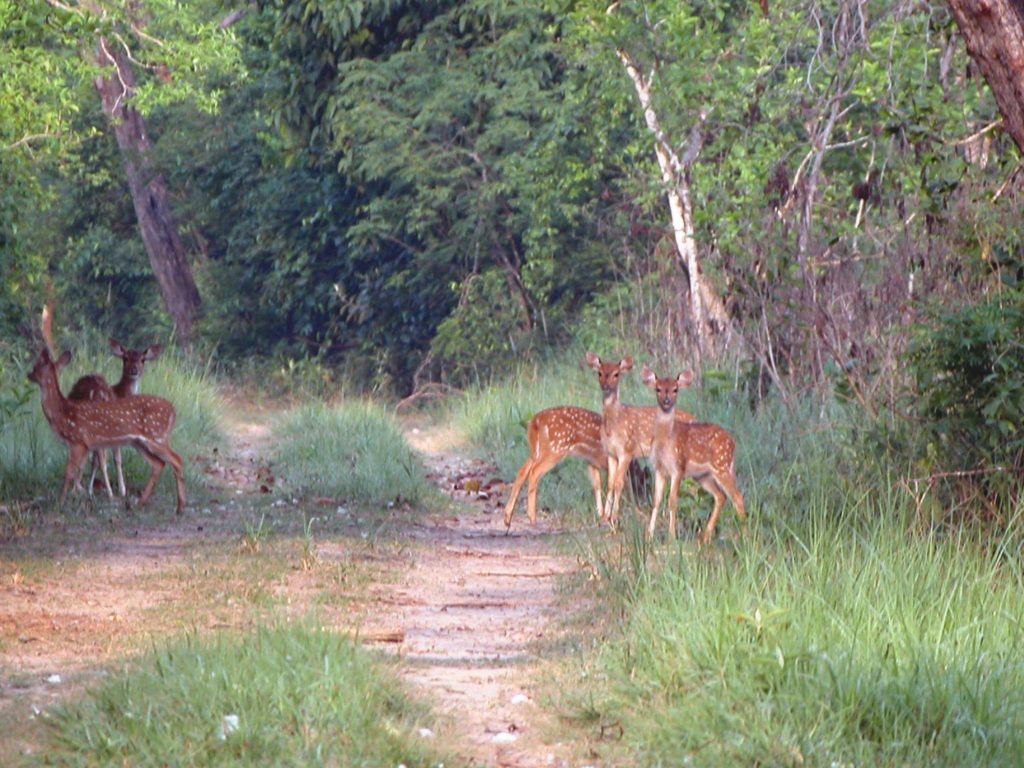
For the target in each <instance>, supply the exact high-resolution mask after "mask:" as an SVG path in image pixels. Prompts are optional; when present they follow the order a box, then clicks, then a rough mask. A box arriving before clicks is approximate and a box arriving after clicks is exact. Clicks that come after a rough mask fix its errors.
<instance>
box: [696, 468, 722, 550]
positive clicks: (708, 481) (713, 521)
mask: <svg viewBox="0 0 1024 768" xmlns="http://www.w3.org/2000/svg"><path fill="white" fill-rule="evenodd" d="M699 482H700V484H701V485H702V486H704V489H705V490H706V491H707V492H708V493H710V494H711V495H712V496H714V497H715V509H714V511H712V513H711V517H709V518H708V524H707V527H706V528H705V529H704V533H703V534H701V537H700V545H701V546H705V545H707V544H708V543H709V542H710V541H711V537H712V536H714V535H715V525H717V523H718V516H719V515H720V514H722V508H723V507H724V506H725V494H724V493H722V489H721V488H719V487H718V482H717V481H716V480H715V478H714V477H712V476H710V475H707V476H705V477H702V478H700V479H699Z"/></svg>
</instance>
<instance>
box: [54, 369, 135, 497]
mask: <svg viewBox="0 0 1024 768" xmlns="http://www.w3.org/2000/svg"><path fill="white" fill-rule="evenodd" d="M114 397H115V395H114V390H113V389H112V388H111V386H110V384H109V383H108V382H107V380H106V379H105V378H103V376H101V375H100V374H98V373H91V374H89V375H87V376H83V377H82V378H80V379H79V380H78V381H76V382H75V384H74V386H73V387H71V391H70V392H68V400H74V401H85V400H103V401H106V400H113V399H114ZM114 462H115V463H116V464H117V477H118V480H120V482H121V485H120V489H121V495H122V496H124V494H125V490H124V479H123V476H122V474H121V451H120V450H118V451H117V453H115V454H114ZM97 464H99V468H100V474H101V475H102V476H103V486H104V487H105V488H106V489H107V495H108V496H109V497H110V498H114V491H113V489H112V488H111V487H110V476H109V475H108V474H107V453H106V451H94V452H93V454H92V475H91V476H90V477H89V495H90V496H92V489H93V487H94V485H95V482H96V465H97ZM76 488H77V485H76Z"/></svg>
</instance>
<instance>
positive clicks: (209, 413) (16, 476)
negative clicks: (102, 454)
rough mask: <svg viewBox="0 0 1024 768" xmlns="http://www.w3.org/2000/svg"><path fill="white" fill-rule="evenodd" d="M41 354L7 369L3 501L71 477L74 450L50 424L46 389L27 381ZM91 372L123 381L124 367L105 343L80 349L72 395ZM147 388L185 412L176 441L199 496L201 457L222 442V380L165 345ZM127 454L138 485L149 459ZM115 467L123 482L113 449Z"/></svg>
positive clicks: (66, 385)
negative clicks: (217, 381) (218, 381)
mask: <svg viewBox="0 0 1024 768" xmlns="http://www.w3.org/2000/svg"><path fill="white" fill-rule="evenodd" d="M34 359H35V357H34V356H33V357H32V358H31V359H29V360H28V361H26V362H25V363H24V364H23V365H22V366H15V365H8V366H6V367H5V368H4V369H3V370H2V371H0V374H2V380H0V389H2V392H3V401H2V402H3V403H4V404H5V405H4V407H2V408H0V499H7V500H11V499H18V498H25V497H28V496H39V495H42V494H47V493H49V494H53V495H55V494H56V492H57V491H59V489H60V485H61V483H62V481H63V477H64V466H65V464H66V463H67V448H66V447H65V445H64V444H63V443H62V442H61V441H60V440H59V439H58V438H57V436H56V435H55V434H54V433H53V431H52V430H51V429H50V426H49V424H48V423H47V422H46V418H45V416H44V415H43V410H42V405H41V402H40V393H39V387H38V386H37V385H35V384H32V383H30V382H28V381H26V380H25V376H26V374H27V372H28V370H29V367H30V366H31V364H32V362H33V361H34ZM89 373H100V374H102V375H103V376H104V377H105V378H106V379H107V380H108V381H110V382H111V383H115V382H116V381H117V380H118V379H119V378H120V376H121V364H120V361H119V360H117V359H116V358H114V357H113V356H112V355H111V354H110V353H109V352H108V351H106V347H105V346H104V347H103V348H102V349H101V348H100V347H99V346H98V345H89V346H86V347H85V348H83V349H81V350H78V349H76V350H75V354H74V356H73V358H72V361H71V363H70V364H69V365H68V367H67V368H65V369H64V371H62V373H61V390H62V391H63V392H64V393H65V394H67V392H68V391H69V390H70V389H71V387H72V386H73V385H74V382H75V381H77V380H78V378H79V377H81V376H83V375H85V374H89ZM141 392H142V393H143V394H149V395H157V396H159V397H163V398H165V399H167V400H170V401H171V402H172V403H173V404H174V406H175V409H176V410H177V414H178V415H177V421H176V425H175V428H174V432H173V433H172V435H171V445H172V447H173V448H174V449H175V450H176V451H177V452H178V453H179V454H181V455H182V457H183V458H184V459H185V477H186V484H187V486H188V488H189V493H190V495H191V494H192V493H193V492H195V491H197V490H198V489H199V488H200V487H201V480H202V477H203V476H202V473H201V472H200V470H199V468H198V467H197V466H196V464H195V462H194V461H193V460H192V459H193V457H195V456H196V455H198V454H202V453H204V452H206V451H208V450H209V449H210V448H211V447H212V446H213V445H215V444H216V443H217V441H218V440H219V439H220V426H219V421H218V414H219V413H220V411H221V410H222V405H221V400H220V397H219V395H218V394H217V391H216V387H215V385H214V382H213V381H212V379H211V377H210V376H209V374H208V372H207V371H206V369H205V368H203V367H202V366H201V365H198V364H196V363H192V362H189V361H187V360H185V359H184V358H183V357H181V356H180V355H178V354H175V352H174V351H173V350H165V351H164V353H163V354H162V355H161V356H160V358H158V359H157V360H155V361H153V362H151V363H149V364H148V365H147V366H146V372H145V375H144V377H143V380H142V386H141ZM122 454H123V457H124V466H125V480H126V481H127V482H128V483H129V485H131V486H132V487H133V488H134V489H136V490H137V489H138V488H140V487H141V486H142V485H143V484H144V483H145V481H146V479H147V478H148V477H149V472H150V469H149V464H148V463H147V462H146V461H145V460H143V459H142V458H141V457H140V456H138V455H137V454H136V452H135V451H134V450H132V449H130V448H129V449H125V450H123V451H122ZM108 464H109V471H110V473H111V479H112V482H113V483H116V480H114V477H115V475H114V472H115V470H114V464H113V459H112V456H110V454H109V452H108ZM89 471H90V470H89V465H88V464H87V465H86V468H85V471H84V473H83V475H84V476H83V483H84V482H85V481H87V480H88V475H89ZM164 475H165V476H166V477H162V478H161V480H160V484H159V485H158V486H157V488H158V490H157V495H158V497H163V496H169V497H173V494H174V481H173V477H172V475H171V472H170V471H169V470H168V471H165V473H164ZM167 478H170V479H167Z"/></svg>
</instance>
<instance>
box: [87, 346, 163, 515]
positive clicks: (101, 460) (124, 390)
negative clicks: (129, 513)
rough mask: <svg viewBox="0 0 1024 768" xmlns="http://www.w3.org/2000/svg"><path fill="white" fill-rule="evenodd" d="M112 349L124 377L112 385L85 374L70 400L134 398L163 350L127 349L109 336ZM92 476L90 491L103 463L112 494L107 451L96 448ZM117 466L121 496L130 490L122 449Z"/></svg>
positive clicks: (107, 487) (101, 378)
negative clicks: (150, 367)
mask: <svg viewBox="0 0 1024 768" xmlns="http://www.w3.org/2000/svg"><path fill="white" fill-rule="evenodd" d="M108 342H109V344H110V351H111V352H112V353H113V354H114V356H115V357H119V358H120V359H121V379H120V381H118V382H117V384H114V385H113V386H111V385H110V384H108V383H107V380H106V379H105V378H103V377H102V376H100V375H99V374H91V375H89V376H83V377H82V378H80V379H79V380H78V381H76V382H75V385H74V386H73V387H72V388H71V391H70V392H68V400H113V399H115V398H124V397H131V396H133V395H137V394H139V382H140V381H142V374H143V371H145V369H146V363H147V362H148V361H150V360H155V359H156V358H157V356H159V354H160V352H161V351H163V347H162V346H161V345H160V344H152V345H150V346H148V347H146V348H145V349H128V348H127V347H125V346H124V345H123V344H121V342H119V341H118V340H117V339H115V338H113V337H110V338H109V339H108ZM92 457H93V462H92V476H91V477H90V478H89V492H90V493H92V487H93V481H94V480H95V479H96V465H97V463H98V464H99V466H100V469H101V470H102V473H103V483H104V485H105V486H106V489H107V493H108V494H109V495H110V496H111V497H113V495H114V493H113V491H112V490H111V488H110V480H109V479H108V477H107V461H106V452H105V451H94V452H93V454H92ZM114 465H115V466H116V468H117V487H118V491H119V492H120V494H121V495H122V496H126V495H127V493H128V491H127V488H126V487H125V483H124V469H123V467H122V464H121V449H120V448H115V449H114Z"/></svg>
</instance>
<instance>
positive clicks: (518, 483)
mask: <svg viewBox="0 0 1024 768" xmlns="http://www.w3.org/2000/svg"><path fill="white" fill-rule="evenodd" d="M526 439H527V441H528V442H529V444H530V457H529V458H528V459H527V460H526V463H525V464H523V466H522V467H520V468H519V472H518V474H516V479H515V482H514V483H513V484H512V490H511V491H510V492H509V496H508V503H507V504H506V505H505V528H509V527H510V526H511V525H512V515H513V513H514V512H515V509H516V501H518V500H519V492H520V491H521V490H522V488H523V483H528V486H527V493H526V510H527V514H528V515H529V516H530V522H531V523H536V522H537V485H538V484H539V483H540V479H541V478H542V477H544V475H546V474H547V473H548V472H550V471H551V470H552V469H554V468H555V467H556V466H557V465H558V464H559V463H560V462H561V461H562V460H563V459H566V458H568V457H570V456H576V457H578V458H581V459H583V460H584V461H585V462H587V472H588V473H589V474H590V485H591V487H592V488H593V489H594V501H595V503H596V504H597V514H598V517H600V516H601V470H603V469H604V467H605V454H604V449H603V448H602V447H601V416H600V414H597V413H594V412H593V411H588V410H586V409H584V408H574V407H571V406H565V407H561V408H548V409H547V410H544V411H541V412H540V413H538V414H537V415H536V416H534V417H533V418H532V419H530V424H529V426H528V427H527V428H526Z"/></svg>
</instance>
